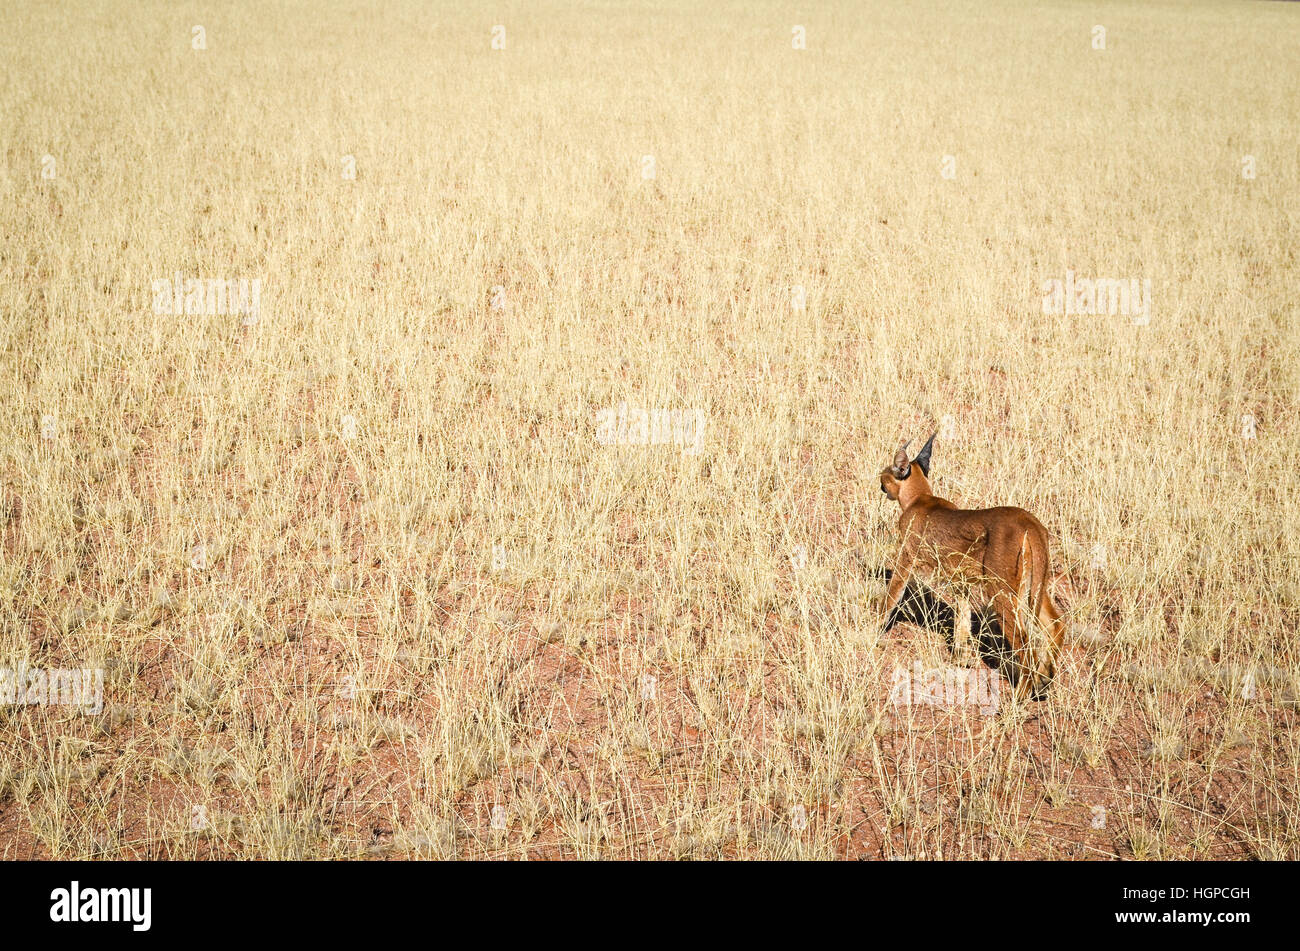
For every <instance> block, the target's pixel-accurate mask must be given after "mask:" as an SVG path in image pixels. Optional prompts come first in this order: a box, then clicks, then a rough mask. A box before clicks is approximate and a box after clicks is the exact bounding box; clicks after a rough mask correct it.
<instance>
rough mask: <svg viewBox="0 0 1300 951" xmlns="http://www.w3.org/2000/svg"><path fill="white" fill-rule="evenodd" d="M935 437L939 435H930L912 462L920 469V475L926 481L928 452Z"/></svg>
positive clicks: (927, 475) (928, 473)
mask: <svg viewBox="0 0 1300 951" xmlns="http://www.w3.org/2000/svg"><path fill="white" fill-rule="evenodd" d="M937 435H939V434H938V432H933V433H931V434H930V438H929V439H927V440H926V441H925V445H924V446H922V447H921V451H920V452H918V453H917V454H916V458H915V459H914V460H912V461H913V462H915V463H916V464H917V465H918V466H920V467H921V474H922V475H924V476H925V477H926V478H927V479H928V478H930V451H931V450H932V449H933V448H934V437H935V436H937Z"/></svg>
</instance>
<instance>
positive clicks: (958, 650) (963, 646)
mask: <svg viewBox="0 0 1300 951" xmlns="http://www.w3.org/2000/svg"><path fill="white" fill-rule="evenodd" d="M952 659H953V663H955V664H957V665H958V666H960V667H973V666H975V659H976V658H975V643H974V640H973V639H972V638H971V633H970V598H968V597H960V596H959V597H958V598H957V603H956V605H955V610H954V611H953V617H952Z"/></svg>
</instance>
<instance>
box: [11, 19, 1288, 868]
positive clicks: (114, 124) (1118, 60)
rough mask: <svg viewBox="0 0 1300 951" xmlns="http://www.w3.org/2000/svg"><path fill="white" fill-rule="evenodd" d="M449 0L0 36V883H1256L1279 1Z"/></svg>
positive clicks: (1275, 587) (1273, 402)
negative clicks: (760, 861) (1125, 866)
mask: <svg viewBox="0 0 1300 951" xmlns="http://www.w3.org/2000/svg"><path fill="white" fill-rule="evenodd" d="M458 6H459V5H455V4H446V5H445V7H442V8H440V6H439V5H433V6H430V5H427V4H424V3H416V2H400V3H397V2H395V3H378V4H373V5H362V4H358V3H335V4H320V5H317V4H308V3H297V2H272V3H253V2H247V3H244V2H240V3H197V2H194V3H192V2H182V3H173V2H160V0H147V2H142V3H128V2H125V0H114V2H109V3H57V2H53V3H43V4H35V3H9V4H4V5H2V6H0V115H2V116H3V119H2V120H0V124H2V127H3V130H4V136H3V141H2V142H0V150H2V159H0V237H2V241H0V326H2V329H0V379H2V380H3V385H4V399H3V401H0V525H2V528H3V534H2V536H0V858H3V859H26V858H82V859H85V858H173V859H183V858H411V857H437V858H444V857H445V858H451V857H461V858H491V859H543V858H682V859H685V858H719V857H721V858H747V859H756V858H768V859H771V858H849V859H856V858H869V859H895V858H900V859H901V858H918V859H919V858H925V859H936V858H943V859H952V858H981V859H983V858H990V859H991V858H999V859H1001V858H1030V857H1038V858H1052V859H1114V858H1137V859H1145V858H1165V859H1169V858H1176V859H1182V858H1186V859H1209V858H1233V859H1252V858H1256V859H1297V858H1300V800H1298V799H1297V797H1298V796H1300V501H1298V500H1297V488H1298V487H1300V478H1298V477H1297V474H1296V472H1297V466H1298V465H1300V423H1298V420H1297V406H1298V405H1300V378H1298V376H1297V373H1298V368H1300V328H1298V326H1297V310H1296V304H1295V300H1296V289H1297V284H1298V279H1300V267H1297V247H1298V246H1300V145H1298V139H1297V126H1296V118H1297V112H1298V110H1300V5H1297V4H1274V3H1236V2H1233V3H1190V4H1183V3H1155V4H1144V5H1128V4H1107V3H1095V4H1094V3H1088V4H1084V3H1067V2H1054V3H1049V4H1045V5H1040V4H1030V3H1023V4H1021V3H1006V2H1001V0H999V2H993V3H971V4H959V3H943V4H938V3H920V4H912V3H904V2H899V3H854V2H844V3H833V4H828V3H812V4H782V3H765V2H757V3H747V2H728V3H721V4H693V3H684V2H683V3H667V4H648V3H644V4H624V3H604V2H541V3H537V2H527V3H525V2H514V3H501V4H495V5H489V6H488V7H482V8H478V9H470V10H461V9H457V7H458ZM936 430H937V431H938V432H939V436H938V438H937V439H936V441H935V444H934V455H933V468H932V471H931V479H932V482H933V484H934V487H935V491H936V492H937V493H939V494H940V495H943V496H944V497H946V498H949V499H951V500H952V501H953V502H954V503H956V504H957V505H960V506H964V507H970V508H981V507H987V506H995V505H1018V506H1023V507H1025V508H1027V509H1028V510H1029V511H1031V512H1033V513H1034V514H1035V515H1036V516H1037V517H1038V518H1039V519H1040V520H1041V521H1042V522H1043V523H1044V525H1046V526H1047V528H1048V529H1049V531H1050V532H1051V538H1052V542H1051V546H1052V561H1053V570H1054V571H1055V572H1059V573H1060V577H1059V579H1058V580H1057V582H1056V584H1055V585H1054V591H1055V595H1056V601H1057V603H1058V604H1059V605H1060V606H1061V608H1062V609H1063V611H1064V612H1065V616H1066V619H1067V623H1068V634H1067V638H1066V643H1065V648H1064V651H1063V653H1062V657H1061V662H1060V663H1059V665H1058V669H1057V672H1056V677H1055V680H1054V682H1053V683H1052V685H1051V688H1050V690H1048V691H1047V694H1046V696H1045V698H1043V699H1038V700H1025V701H1021V700H1018V699H1017V698H1016V697H1015V696H1014V695H1013V691H1012V689H1011V687H1010V684H1009V683H1008V680H1007V676H1006V672H1005V671H1004V672H1001V673H1000V672H999V660H998V657H997V656H996V651H993V650H992V649H991V648H990V647H989V645H991V644H994V643H995V642H996V638H995V637H994V634H995V633H996V632H995V631H994V630H993V629H992V628H991V626H989V625H987V624H985V625H983V626H982V627H981V628H980V633H981V643H982V644H984V647H985V648H986V649H985V652H984V657H983V659H982V662H979V663H976V664H975V665H974V666H972V667H963V666H960V665H958V664H956V663H955V662H954V659H953V657H952V655H951V653H950V649H949V640H950V637H951V628H952V621H951V617H949V618H948V619H947V621H946V623H945V620H944V618H943V617H935V616H932V614H933V612H925V611H922V610H920V609H919V608H917V605H918V604H919V601H918V599H917V598H913V597H909V600H908V604H909V605H910V606H911V607H910V608H909V612H908V614H907V617H906V618H904V620H903V621H901V622H900V623H898V624H896V625H894V626H893V627H892V628H890V629H889V630H885V625H884V621H885V616H884V611H883V594H884V587H885V582H884V579H885V577H886V574H885V572H886V569H889V568H890V567H891V565H892V559H893V558H894V554H895V551H896V549H897V546H898V538H899V531H898V526H897V521H898V515H899V510H898V505H897V504H896V503H893V502H890V501H888V500H887V499H886V498H885V497H884V496H883V495H882V494H881V491H880V480H879V478H878V473H879V472H880V470H881V469H882V468H883V467H884V466H885V465H887V464H888V463H889V461H890V460H891V459H892V458H893V455H894V451H895V450H896V449H897V447H898V445H899V443H900V442H901V441H903V440H906V439H910V440H912V441H913V442H912V451H913V452H915V451H916V449H917V447H918V446H920V444H921V443H922V442H924V441H925V439H926V438H927V437H928V436H929V435H930V433H931V432H934V431H936Z"/></svg>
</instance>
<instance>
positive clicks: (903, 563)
mask: <svg viewBox="0 0 1300 951" xmlns="http://www.w3.org/2000/svg"><path fill="white" fill-rule="evenodd" d="M911 574H912V560H911V558H909V557H908V556H907V552H906V551H904V552H900V553H899V556H898V566H897V567H896V568H894V573H893V575H891V576H890V578H889V590H888V592H886V594H885V626H884V628H883V630H886V631H888V630H889V629H890V628H891V627H893V620H894V612H895V611H896V610H898V603H899V602H900V601H902V600H903V592H904V591H905V590H907V581H908V578H910V577H911Z"/></svg>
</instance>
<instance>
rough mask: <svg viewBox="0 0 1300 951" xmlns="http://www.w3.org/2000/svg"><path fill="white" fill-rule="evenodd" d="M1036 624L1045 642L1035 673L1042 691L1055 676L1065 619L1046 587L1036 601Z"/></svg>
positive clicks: (1062, 640)
mask: <svg viewBox="0 0 1300 951" xmlns="http://www.w3.org/2000/svg"><path fill="white" fill-rule="evenodd" d="M1038 626H1039V628H1041V630H1042V633H1043V638H1044V640H1045V641H1046V643H1045V644H1044V645H1043V650H1042V652H1041V654H1040V656H1039V659H1038V667H1037V670H1036V671H1035V673H1036V674H1037V675H1038V686H1037V689H1038V690H1039V691H1044V690H1046V689H1047V686H1048V684H1050V683H1051V681H1052V678H1053V677H1055V676H1056V661H1057V658H1058V657H1060V655H1061V648H1062V646H1063V645H1064V644H1065V619H1064V618H1063V617H1061V612H1060V610H1059V609H1058V608H1057V606H1056V605H1055V604H1054V603H1052V596H1051V593H1050V592H1049V591H1047V590H1046V589H1044V591H1043V594H1042V597H1041V598H1040V599H1039V602H1038Z"/></svg>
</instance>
